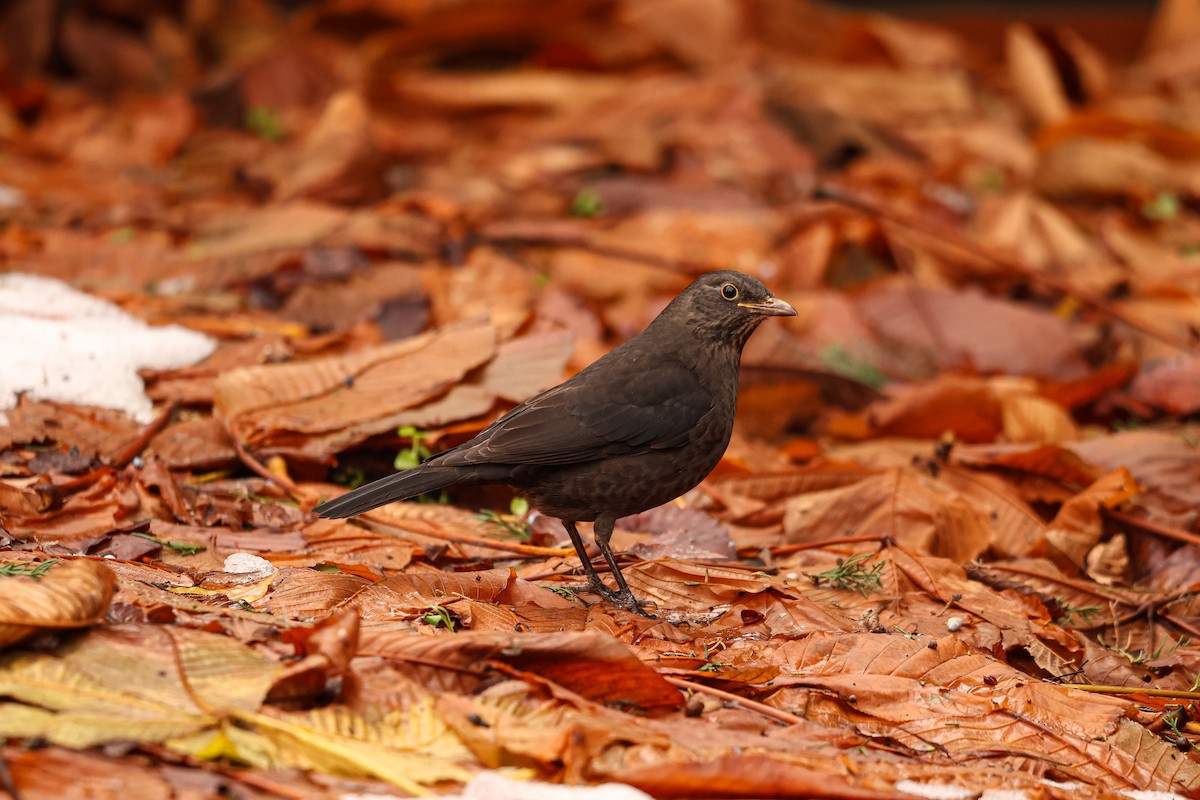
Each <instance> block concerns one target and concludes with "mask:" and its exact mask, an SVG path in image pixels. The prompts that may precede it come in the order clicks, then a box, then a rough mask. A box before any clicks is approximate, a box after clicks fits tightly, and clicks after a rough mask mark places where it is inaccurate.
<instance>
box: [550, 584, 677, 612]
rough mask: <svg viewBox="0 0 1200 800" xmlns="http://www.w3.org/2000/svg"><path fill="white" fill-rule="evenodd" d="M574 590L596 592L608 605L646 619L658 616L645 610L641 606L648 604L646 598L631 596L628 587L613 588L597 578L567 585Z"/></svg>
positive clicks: (631, 593)
mask: <svg viewBox="0 0 1200 800" xmlns="http://www.w3.org/2000/svg"><path fill="white" fill-rule="evenodd" d="M568 588H570V589H571V590H572V591H575V592H592V593H594V594H598V595H600V596H601V597H603V598H604V599H605V600H607V601H608V603H609V604H610V605H613V606H616V607H617V608H622V609H624V610H626V611H632V612H633V613H635V614H640V615H641V616H643V617H646V618H648V619H658V617H656V616H654V615H653V614H651V613H649V612H647V611H646V610H645V609H644V608H642V606H645V605H648V604H649V603H650V601H648V600H638V599H637V598H636V597H634V596H633V592H632V591H630V589H629V588H628V587H626V588H625V589H624V590H623V591H622V590H613V589H610V588H608V587H607V586H605V585H604V584H603V583H601V582H600V581H599V580H594V581H588V582H587V583H585V584H583V585H581V586H571V587H568Z"/></svg>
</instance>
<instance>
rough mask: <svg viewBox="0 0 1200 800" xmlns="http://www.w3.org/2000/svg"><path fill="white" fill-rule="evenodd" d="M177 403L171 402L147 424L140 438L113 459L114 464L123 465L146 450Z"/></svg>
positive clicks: (173, 411)
mask: <svg viewBox="0 0 1200 800" xmlns="http://www.w3.org/2000/svg"><path fill="white" fill-rule="evenodd" d="M176 405H177V404H176V403H169V404H168V405H167V407H166V408H164V409H163V410H162V413H160V414H159V415H158V416H157V417H155V418H154V420H153V421H151V423H150V424H149V425H147V426H146V428H145V430H143V431H142V432H141V434H140V435H139V436H138V438H137V439H135V440H134V441H133V442H131V443H130V445H129V447H126V448H125V449H124V450H122V451H121V452H120V453H118V454H117V457H116V458H115V459H113V466H117V467H123V466H125V465H126V464H128V463H129V462H130V461H132V460H133V459H134V457H135V456H136V455H137V454H138V453H140V452H142V451H143V450H145V449H146V446H147V445H148V444H150V440H151V439H153V438H154V436H155V435H156V434H157V433H158V432H159V431H161V430H162V429H163V426H164V425H166V424H167V420H169V419H170V418H171V415H172V414H173V413H175V407H176Z"/></svg>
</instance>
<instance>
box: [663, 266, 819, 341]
mask: <svg viewBox="0 0 1200 800" xmlns="http://www.w3.org/2000/svg"><path fill="white" fill-rule="evenodd" d="M795 315H796V309H794V308H792V307H791V306H790V305H789V304H787V303H785V302H784V301H782V300H780V299H779V298H777V297H774V296H772V294H771V293H770V292H769V291H767V287H765V286H763V285H762V284H761V283H759V282H758V281H757V280H755V279H754V278H751V277H750V276H749V275H745V274H743V273H741V272H735V271H733V270H719V271H717V272H709V273H706V274H704V275H701V276H700V277H699V278H697V279H696V280H695V281H693V282H692V284H691V285H690V286H688V287H687V288H686V289H684V290H683V292H682V293H680V295H679V296H678V297H676V298H675V299H674V300H672V301H671V304H670V305H669V306H667V308H666V309H665V310H664V311H663V313H662V318H666V319H671V320H672V321H674V322H676V323H678V324H682V325H684V326H685V327H686V328H687V329H688V330H689V331H691V332H692V333H693V335H695V336H697V337H700V338H703V339H705V340H708V341H713V342H729V343H732V344H734V345H736V346H737V347H739V348H740V347H741V346H742V345H744V344H745V343H746V340H747V339H748V338H749V337H750V334H751V333H753V332H754V329H755V328H757V327H758V325H759V323H760V322H762V321H763V320H764V319H766V318H767V317H792V316H795Z"/></svg>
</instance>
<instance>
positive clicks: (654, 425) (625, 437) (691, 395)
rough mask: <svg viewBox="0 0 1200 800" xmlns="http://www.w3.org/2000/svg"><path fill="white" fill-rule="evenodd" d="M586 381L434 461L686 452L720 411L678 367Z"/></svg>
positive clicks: (541, 398) (531, 403) (550, 460)
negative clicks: (701, 425)
mask: <svg viewBox="0 0 1200 800" xmlns="http://www.w3.org/2000/svg"><path fill="white" fill-rule="evenodd" d="M581 377H583V373H580V374H579V375H576V376H575V378H572V379H571V380H569V381H567V382H566V383H563V384H561V385H559V386H556V387H555V388H553V389H550V390H549V391H547V392H544V393H542V394H540V395H538V396H536V397H533V398H531V399H529V400H527V401H525V402H524V403H522V404H521V405H519V406H517V407H516V408H514V409H513V410H512V411H510V412H509V413H508V414H506V415H504V416H503V417H501V418H500V419H498V420H496V422H494V423H493V424H492V425H491V426H489V427H488V428H486V429H484V430H483V431H481V432H480V434H479V435H478V436H476V437H475V438H474V439H472V440H471V441H469V442H465V443H464V444H462V445H460V446H458V447H456V448H454V449H453V450H448V451H447V452H445V453H442V454H440V455H438V456H436V457H434V458H433V459H431V460H430V462H429V463H431V464H438V465H445V466H452V465H458V464H483V463H503V464H577V463H581V462H584V461H595V460H598V459H602V458H609V457H612V456H616V455H633V454H636V453H644V452H648V451H651V450H659V449H665V448H671V447H679V446H681V445H683V444H684V443H686V441H687V439H688V435H689V433H690V432H691V431H692V429H693V428H694V427H695V426H696V424H697V423H698V422H699V421H700V419H701V418H702V417H703V416H704V415H705V414H707V413H708V412H709V411H710V410H711V408H712V400H711V396H710V395H709V393H708V392H707V391H704V387H702V386H701V385H700V383H699V381H698V380H697V379H696V377H695V375H693V374H692V372H691V371H690V370H688V369H687V368H686V367H684V366H683V365H681V364H678V363H675V362H666V363H664V364H659V365H656V366H655V368H654V369H653V370H648V371H647V370H641V371H639V372H637V373H635V374H621V375H610V376H609V377H611V378H612V379H613V380H621V381H623V385H621V386H620V387H613V386H610V385H609V384H608V383H607V382H604V381H598V380H597V378H601V377H602V374H597V373H592V375H591V376H590V377H589V380H587V381H580V380H579V378H581ZM614 389H616V390H617V391H615V392H614ZM614 395H615V396H614Z"/></svg>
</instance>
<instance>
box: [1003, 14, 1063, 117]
mask: <svg viewBox="0 0 1200 800" xmlns="http://www.w3.org/2000/svg"><path fill="white" fill-rule="evenodd" d="M1005 49H1006V51H1007V56H1008V76H1009V80H1010V81H1011V82H1012V86H1013V90H1014V91H1015V93H1016V96H1017V100H1018V102H1019V103H1020V104H1021V105H1022V106H1023V107H1024V110H1025V112H1026V113H1027V114H1029V115H1030V116H1031V117H1033V120H1034V121H1035V122H1037V123H1038V124H1039V125H1047V124H1050V123H1054V122H1058V121H1059V120H1061V119H1062V118H1063V117H1065V116H1066V115H1067V113H1068V111H1069V110H1070V106H1069V105H1068V103H1067V97H1066V94H1065V93H1064V92H1063V87H1062V82H1061V81H1060V80H1059V77H1058V71H1057V70H1056V69H1055V66H1054V59H1053V57H1052V56H1051V55H1050V53H1049V52H1048V51H1047V50H1046V47H1045V45H1043V44H1042V43H1041V42H1039V41H1038V39H1037V37H1036V36H1035V35H1034V33H1033V31H1032V30H1030V28H1029V27H1028V26H1026V25H1013V26H1012V27H1010V28H1009V29H1008V37H1007V39H1006V41H1005Z"/></svg>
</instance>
